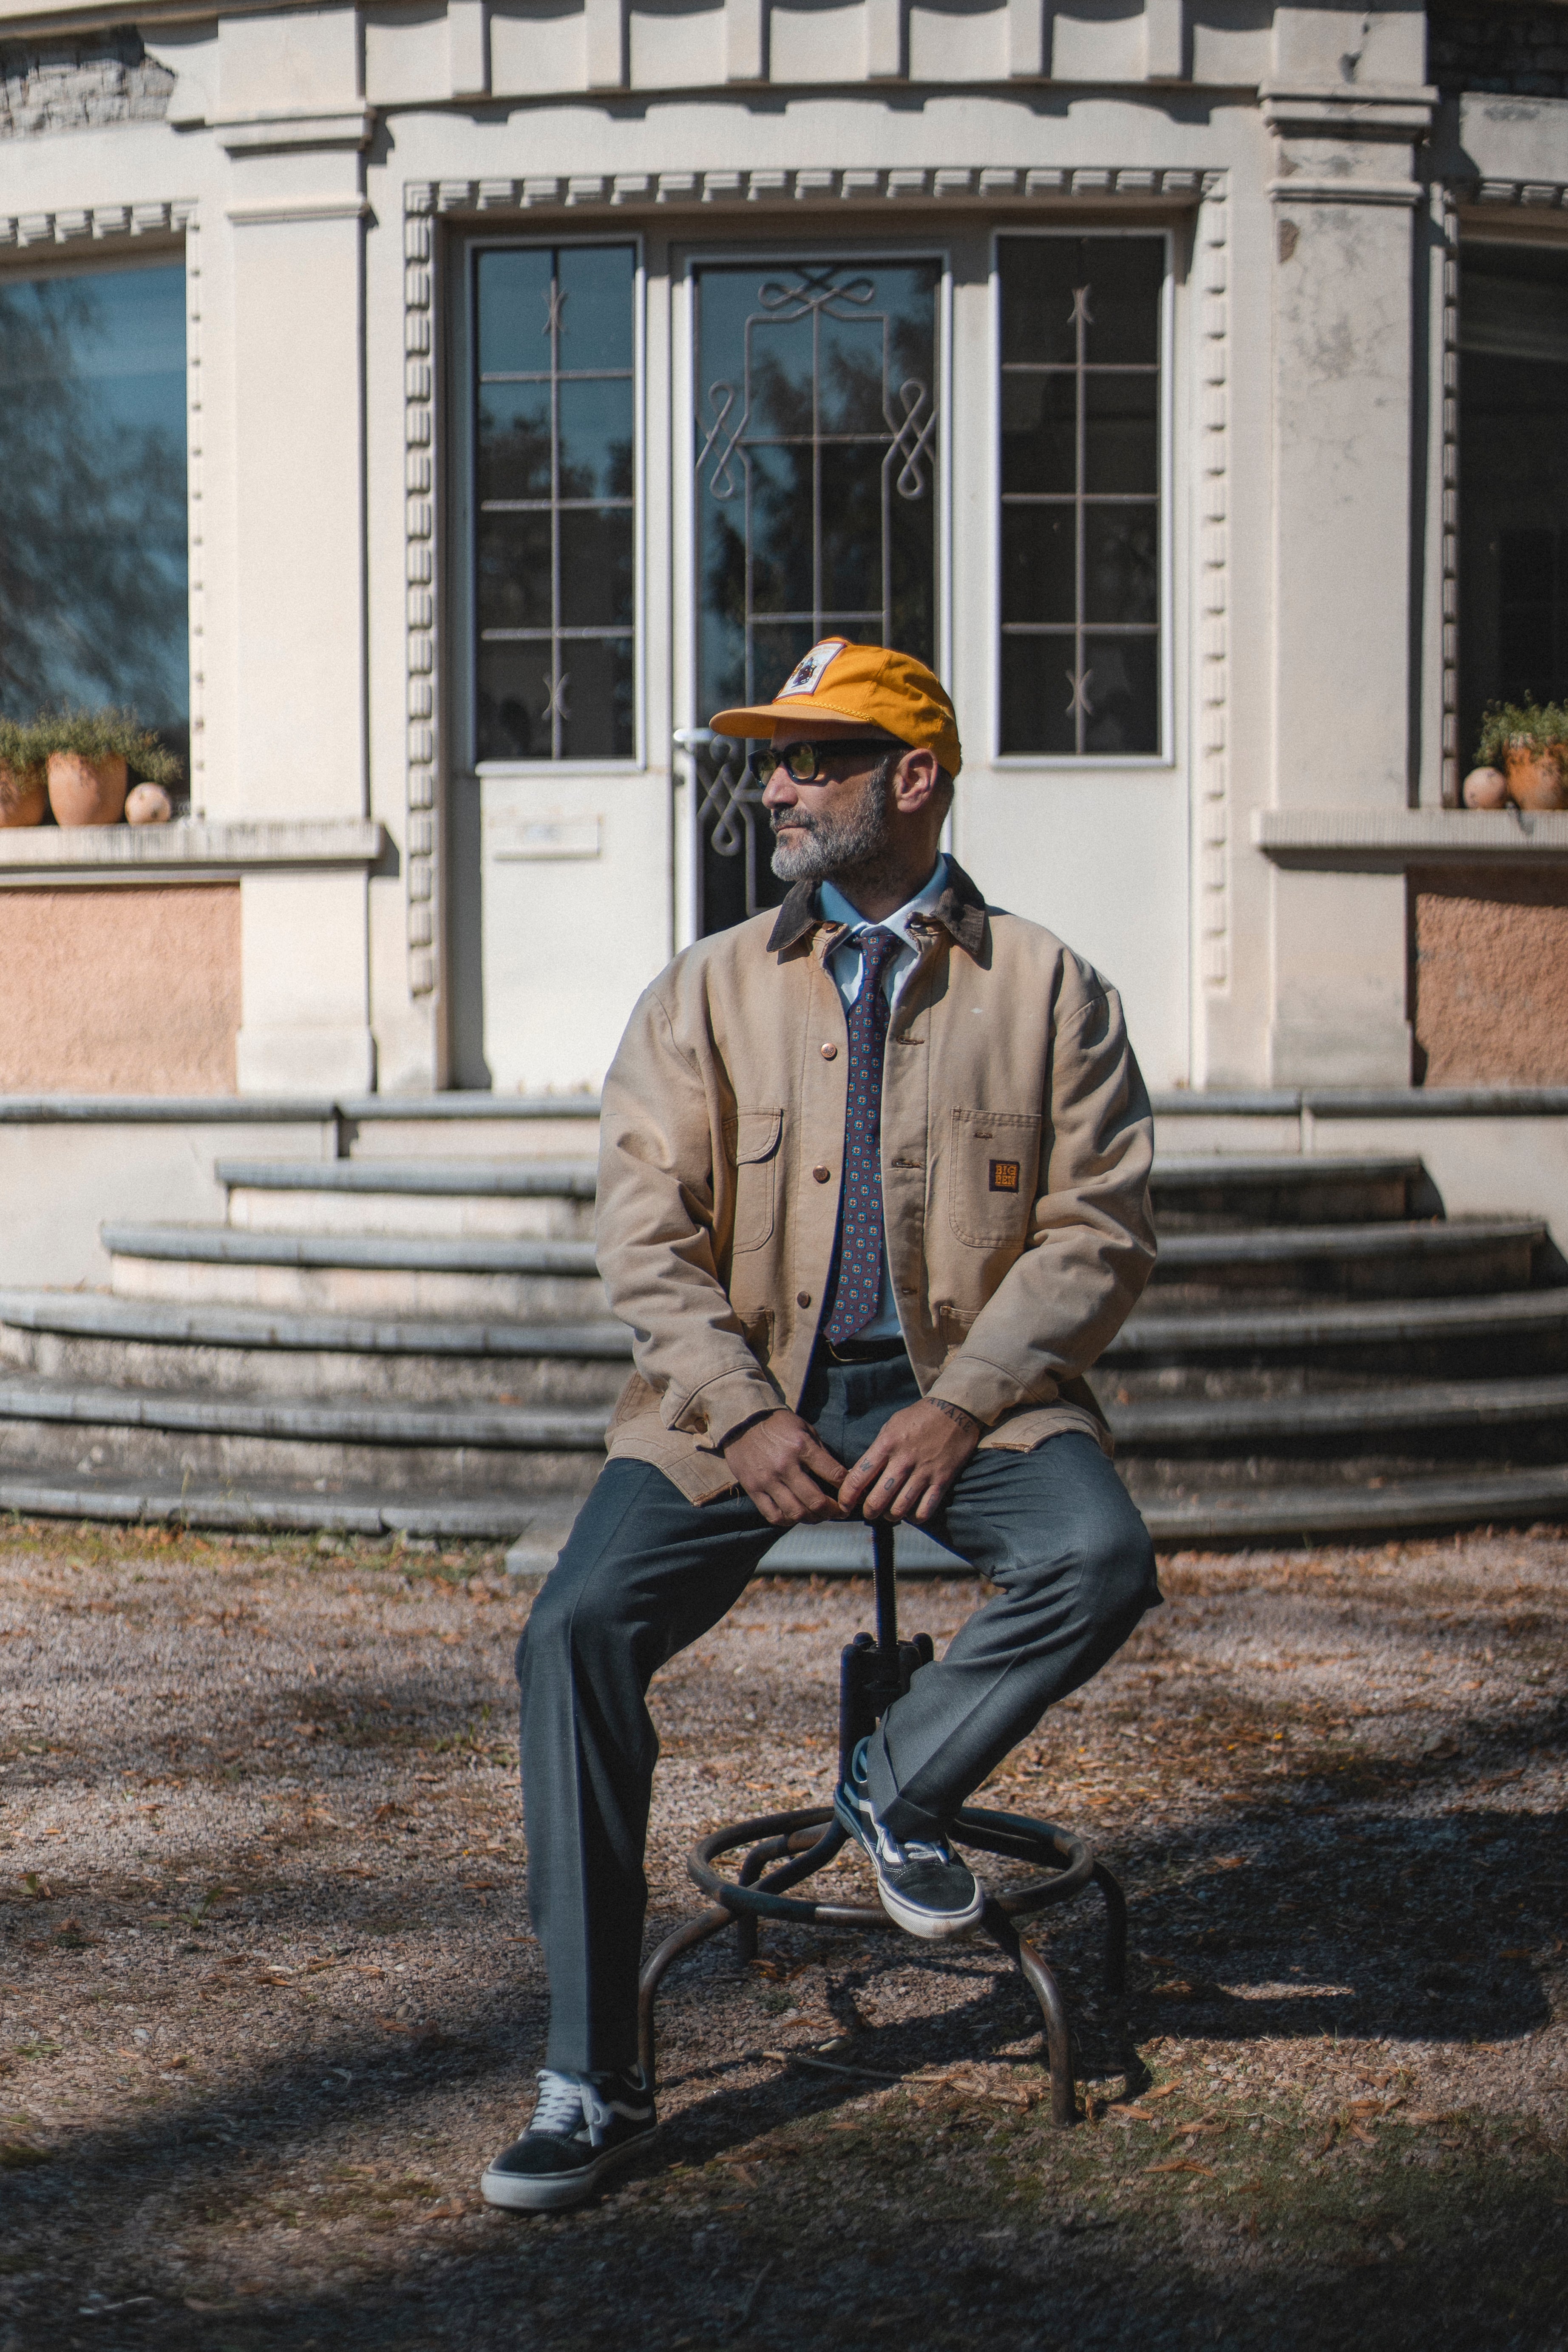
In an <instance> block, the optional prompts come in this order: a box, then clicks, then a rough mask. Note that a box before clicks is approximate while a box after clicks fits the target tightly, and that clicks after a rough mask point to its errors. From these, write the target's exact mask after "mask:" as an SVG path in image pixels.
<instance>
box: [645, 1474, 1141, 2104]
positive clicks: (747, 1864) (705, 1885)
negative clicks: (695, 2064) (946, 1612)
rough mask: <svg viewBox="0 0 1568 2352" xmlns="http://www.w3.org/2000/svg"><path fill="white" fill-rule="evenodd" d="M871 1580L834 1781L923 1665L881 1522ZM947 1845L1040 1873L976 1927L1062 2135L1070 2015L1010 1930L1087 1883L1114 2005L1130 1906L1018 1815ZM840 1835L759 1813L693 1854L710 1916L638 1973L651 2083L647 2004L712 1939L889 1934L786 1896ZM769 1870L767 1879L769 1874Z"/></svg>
mask: <svg viewBox="0 0 1568 2352" xmlns="http://www.w3.org/2000/svg"><path fill="white" fill-rule="evenodd" d="M871 1534H872V1543H873V1560H874V1567H873V1574H874V1577H875V1582H876V1601H877V1633H876V1638H875V1640H873V1639H872V1637H871V1635H870V1634H869V1633H857V1635H856V1636H855V1639H854V1641H853V1642H851V1643H849V1645H848V1647H847V1649H846V1650H844V1651H843V1653H842V1654H841V1661H840V1669H839V1684H838V1777H839V1780H841V1781H842V1780H844V1779H845V1777H846V1776H847V1772H848V1769H849V1759H850V1756H851V1755H852V1753H853V1752H854V1749H855V1748H856V1747H857V1746H858V1743H859V1742H860V1741H861V1740H862V1739H864V1738H866V1736H867V1734H868V1732H871V1731H874V1730H875V1729H876V1727H877V1725H878V1723H879V1721H880V1720H881V1717H882V1716H883V1715H884V1714H885V1712H886V1711H887V1709H888V1708H889V1706H891V1704H892V1702H893V1701H894V1699H896V1698H899V1697H901V1696H902V1695H903V1693H904V1692H905V1691H907V1690H908V1688H909V1686H910V1676H911V1675H913V1673H914V1671H915V1669H916V1667H917V1666H922V1665H924V1664H927V1663H928V1661H929V1660H930V1659H931V1655H932V1650H931V1635H930V1634H929V1633H917V1634H916V1636H915V1637H914V1639H913V1640H912V1641H908V1642H900V1639H899V1622H898V1588H897V1580H896V1578H895V1574H894V1569H893V1529H892V1527H891V1526H890V1524H889V1523H888V1522H887V1521H885V1520H882V1521H878V1522H877V1523H876V1524H875V1525H874V1526H873V1528H872V1530H871ZM949 1834H950V1836H951V1837H952V1841H953V1843H955V1844H958V1845H963V1846H973V1847H977V1848H978V1849H979V1850H980V1852H981V1853H1000V1854H1005V1855H1007V1856H1008V1857H1009V1858H1010V1859H1012V1860H1014V1861H1016V1862H1032V1863H1037V1864H1040V1865H1041V1866H1042V1867H1043V1868H1044V1869H1045V1870H1046V1871H1047V1875H1046V1876H1045V1877H1041V1878H1030V1879H1026V1880H1025V1881H1024V1882H1023V1884H1022V1885H1016V1886H1010V1887H1008V1888H1007V1889H1006V1890H1005V1892H1004V1893H1002V1894H999V1895H987V1896H986V1898H985V1909H984V1916H983V1918H982V1922H981V1924H982V1926H983V1927H984V1929H985V1931H986V1933H987V1935H989V1936H990V1937H992V1939H993V1941H994V1942H995V1943H997V1944H999V1945H1000V1946H1001V1948H1002V1949H1003V1950H1004V1951H1005V1953H1006V1954H1007V1956H1008V1958H1010V1959H1011V1960H1013V1961H1014V1962H1016V1966H1017V1968H1018V1969H1019V1971H1020V1972H1021V1974H1022V1976H1023V1978H1024V1980H1025V1982H1026V1984H1027V1986H1028V1987H1029V1990H1030V1991H1031V1992H1032V1993H1033V1994H1034V1996H1035V1998H1036V2000H1037V2001H1038V2002H1039V2004H1040V2011H1041V2015H1042V2016H1043V2018H1044V2020H1045V2028H1046V2062H1047V2066H1048V2067H1049V2070H1050V2078H1051V2120H1052V2122H1053V2123H1055V2124H1058V2125H1061V2126H1068V2125H1070V2124H1072V2123H1073V2122H1075V2121H1076V2119H1077V2113H1078V2109H1077V2102H1076V2100H1075V2098H1074V2095H1073V2071H1072V2045H1071V2039H1070V2036H1069V2034H1068V2017H1067V2010H1066V2008H1065V2007H1064V2005H1063V2002H1062V1996H1061V1990H1060V1988H1059V1986H1058V1983H1057V1980H1056V1978H1055V1976H1054V1975H1053V1974H1052V1972H1051V1970H1050V1969H1048V1968H1047V1965H1046V1963H1045V1961H1044V1960H1043V1959H1041V1958H1040V1956H1039V1954H1038V1953H1037V1951H1035V1950H1034V1948H1032V1946H1030V1945H1028V1944H1026V1943H1025V1941H1024V1940H1023V1938H1022V1937H1020V1935H1019V1933H1018V1931H1017V1929H1016V1927H1015V1926H1014V1925H1013V1922H1014V1919H1015V1918H1016V1916H1018V1915H1019V1914H1020V1913H1024V1912H1029V1911H1039V1910H1043V1909H1044V1908H1045V1906H1047V1904H1051V1903H1068V1902H1070V1901H1071V1900H1072V1898H1073V1896H1074V1895H1080V1894H1081V1893H1082V1892H1083V1889H1084V1888H1085V1887H1086V1886H1087V1885H1089V1882H1090V1880H1092V1881H1093V1882H1094V1884H1095V1885H1096V1886H1098V1887H1099V1889H1100V1894H1101V1895H1102V1896H1103V1897H1104V1901H1105V1975H1106V1982H1107V1986H1108V1988H1109V1990H1110V1993H1111V1994H1112V1996H1113V1997H1117V1998H1119V1997H1120V1996H1121V1991H1122V1989H1123V1986H1124V1983H1125V1979H1126V1967H1127V1905H1126V1901H1125V1899H1124V1898H1123V1895H1122V1893H1121V1887H1120V1886H1119V1885H1117V1883H1116V1881H1115V1879H1114V1878H1113V1877H1112V1876H1111V1874H1110V1871H1109V1870H1107V1869H1106V1867H1105V1864H1103V1863H1102V1862H1097V1861H1096V1860H1095V1857H1094V1853H1093V1850H1092V1848H1091V1847H1090V1846H1089V1843H1088V1841H1087V1840H1086V1839H1084V1838H1080V1837H1077V1836H1075V1835H1074V1834H1073V1833H1072V1832H1071V1831H1070V1830H1061V1829H1058V1828H1056V1827H1055V1826H1054V1825H1053V1824H1052V1823H1051V1822H1037V1821H1032V1820H1030V1819H1028V1818H1027V1817H1026V1815H1024V1814H1021V1813H997V1812H992V1811H990V1810H989V1809H988V1808H986V1807H984V1806H981V1805H966V1806H965V1807H964V1808H963V1811H962V1812H961V1813H960V1814H959V1815H958V1817H957V1819H956V1820H955V1821H954V1822H952V1825H951V1829H950V1831H949ZM847 1839H848V1832H847V1830H845V1829H844V1828H843V1827H842V1826H841V1824H840V1823H839V1822H838V1821H837V1818H836V1816H835V1814H834V1811H833V1808H832V1806H831V1805H812V1806H809V1807H807V1808H805V1810H804V1811H799V1812H790V1813H764V1814H762V1815H760V1816H759V1817H758V1819H757V1820H755V1821H750V1822H730V1823H729V1824H728V1825H727V1826H726V1827H725V1828H723V1829H721V1830H715V1831H714V1832H713V1833H712V1834H711V1836H710V1837H705V1838H703V1839H702V1840H701V1841H700V1843H699V1844H697V1845H695V1846H693V1848H692V1849H691V1852H690V1853H689V1856H688V1857H687V1865H686V1866H687V1868H688V1869H689V1872H690V1873H691V1875H692V1877H693V1878H694V1879H695V1880H696V1882H697V1884H698V1885H699V1886H700V1887H701V1888H702V1890H703V1892H704V1894H707V1895H712V1896H714V1897H715V1898H716V1907H715V1908H714V1909H712V1910H710V1911H704V1912H701V1913H700V1915H699V1916H698V1917H696V1918H695V1919H689V1920H688V1921H687V1923H686V1925H685V1926H684V1927H678V1928H677V1929H676V1930H675V1932H674V1934H673V1935H670V1936H667V1937H665V1939H664V1941H663V1943H662V1944H660V1946H659V1947H658V1950H657V1951H656V1952H654V1953H653V1955H652V1956H651V1958H649V1959H648V1961H647V1965H646V1967H645V1968H644V1969H643V1972H642V1978H641V1982H640V1985H639V1988H638V2000H637V2041H638V2053H639V2055H640V2057H641V2060H642V2063H643V2065H644V2066H645V2067H646V2069H647V2075H648V2079H649V2081H650V2082H651V2081H652V2079H653V2071H654V2031H653V2004H654V1999H655V1996H656V1994H657V1993H658V1988H659V1983H660V1980H661V1979H662V1978H663V1976H664V1974H665V1972H666V1970H667V1969H668V1968H669V1966H670V1964H671V1962H672V1961H674V1960H677V1959H679V1957H680V1955H681V1953H682V1952H689V1951H690V1950H692V1949H693V1948H694V1947H695V1946H696V1945H698V1944H702V1943H706V1942H707V1940H708V1938H709V1937H710V1936H716V1935H718V1934H719V1933H720V1931H721V1929H722V1928H724V1927H731V1926H733V1927H734V1929H735V1940H736V1944H737V1946H738V1947H739V1950H740V1955H741V1958H742V1960H751V1959H754V1958H755V1957H756V1951H757V1932H758V1927H759V1925H760V1923H761V1922H762V1921H763V1919H791V1920H795V1921H796V1922H797V1923H799V1924H800V1925H802V1926H805V1927H893V1926H894V1925H895V1922H894V1921H893V1920H891V1919H889V1916H888V1915H887V1913H886V1912H885V1911H884V1910H883V1909H882V1907H881V1906H880V1905H879V1904H875V1903H814V1902H809V1901H801V1900H798V1899H796V1898H795V1897H794V1896H791V1895H787V1894H786V1893H785V1892H784V1890H785V1888H786V1887H791V1886H798V1885H800V1883H801V1881H802V1880H803V1879H806V1878H810V1877H812V1876H813V1875H814V1874H816V1872H817V1871H819V1870H821V1869H822V1868H823V1867H824V1866H825V1864H827V1863H829V1862H831V1861H832V1859H833V1857H834V1855H835V1854H836V1853H838V1852H839V1850H840V1848H841V1847H842V1846H843V1845H845V1843H847ZM737 1846H749V1847H750V1848H751V1852H750V1853H748V1854H747V1855H746V1858H745V1860H744V1861H743V1862H742V1864H741V1870H740V1875H739V1876H738V1877H737V1878H727V1877H726V1876H725V1875H724V1874H723V1873H722V1872H721V1871H719V1870H716V1869H715V1868H714V1863H715V1861H716V1860H717V1858H718V1856H719V1855H721V1854H723V1853H731V1852H732V1851H733V1849H734V1848H735V1847H737ZM770 1864H776V1865H777V1866H776V1867H774V1868H770V1867H769V1865H770Z"/></svg>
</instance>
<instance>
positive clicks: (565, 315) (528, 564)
mask: <svg viewBox="0 0 1568 2352" xmlns="http://www.w3.org/2000/svg"><path fill="white" fill-rule="evenodd" d="M635 286H636V256H635V253H634V251H633V248H632V247H630V246H629V245H612V246H537V247H495V248H490V249H488V250H484V251H481V252H480V253H479V254H478V255H477V256H476V257H475V290H474V318H475V334H476V341H477V361H478V364H477V366H476V368H475V379H476V403H475V405H476V414H475V425H474V450H475V508H476V527H475V535H474V604H475V618H476V624H477V632H478V639H479V648H478V661H477V665H476V667H477V678H476V688H477V691H476V695H475V705H476V709H475V735H476V753H477V756H478V758H479V759H480V760H595V759H629V758H630V757H631V756H632V755H633V752H634V751H635V748H636V719H635V711H634V697H633V682H634V676H635V666H636V662H635V657H636V635H635V623H636V578H635V548H636V539H635V526H636V504H635V464H634V450H635V446H636V431H635V415H634V406H633V404H634V399H635V394H636V385H635V381H634V358H635V346H634V311H633V298H634V291H635Z"/></svg>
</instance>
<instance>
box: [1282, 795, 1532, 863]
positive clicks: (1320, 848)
mask: <svg viewBox="0 0 1568 2352" xmlns="http://www.w3.org/2000/svg"><path fill="white" fill-rule="evenodd" d="M1252 840H1253V845H1254V847H1255V848H1258V849H1261V850H1262V852H1263V854H1264V856H1266V857H1268V858H1271V859H1272V860H1273V862H1274V864H1275V865H1276V866H1299V867H1305V868H1311V867H1317V868H1318V869H1319V870H1321V871H1322V872H1324V873H1340V874H1343V873H1355V872H1362V873H1396V872H1398V871H1400V870H1401V869H1402V868H1404V867H1405V866H1477V865H1480V866H1485V865H1497V864H1501V863H1504V862H1507V861H1509V860H1516V861H1518V860H1524V859H1535V860H1538V861H1541V860H1544V861H1546V862H1548V863H1568V814H1559V813H1555V812H1554V813H1552V814H1547V813H1546V812H1543V811H1537V810H1531V809H1495V810H1494V809H1448V808H1421V809H1375V808H1369V809H1359V808H1309V809H1257V810H1255V811H1254V812H1253V818H1252Z"/></svg>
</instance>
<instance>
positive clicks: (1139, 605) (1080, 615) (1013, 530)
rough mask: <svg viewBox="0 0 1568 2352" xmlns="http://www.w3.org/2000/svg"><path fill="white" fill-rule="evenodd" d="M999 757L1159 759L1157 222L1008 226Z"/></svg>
mask: <svg viewBox="0 0 1568 2352" xmlns="http://www.w3.org/2000/svg"><path fill="white" fill-rule="evenodd" d="M997 268H998V277H999V280H1000V290H1001V415H1000V474H1001V494H1000V505H1001V510H1000V515H999V518H998V522H999V531H998V536H999V542H1000V544H999V569H1000V580H1001V595H1000V608H1001V643H1000V650H999V668H1000V704H1001V726H1000V741H999V749H1000V751H1002V753H1003V754H1004V755H1006V754H1009V753H1012V754H1020V753H1021V754H1025V755H1027V754H1029V753H1035V754H1037V755H1039V756H1043V757H1047V758H1055V759H1062V758H1067V759H1073V758H1078V759H1085V758H1089V759H1119V758H1120V759H1125V758H1148V757H1151V756H1157V755H1158V753H1159V751H1160V737H1161V723H1160V722H1161V708H1162V681H1161V625H1162V603H1163V599H1162V593H1161V583H1162V572H1163V547H1162V525H1161V512H1160V503H1161V493H1162V488H1163V460H1162V441H1163V434H1162V390H1163V387H1162V381H1161V378H1162V359H1161V318H1162V299H1163V287H1164V278H1165V240H1164V238H1163V236H1048V235H1047V236H1004V237H1001V238H999V239H998V240H997Z"/></svg>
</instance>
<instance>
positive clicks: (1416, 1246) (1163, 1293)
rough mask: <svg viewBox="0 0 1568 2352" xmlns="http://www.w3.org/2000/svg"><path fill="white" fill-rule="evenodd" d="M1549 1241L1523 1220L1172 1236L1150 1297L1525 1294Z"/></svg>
mask: <svg viewBox="0 0 1568 2352" xmlns="http://www.w3.org/2000/svg"><path fill="white" fill-rule="evenodd" d="M1546 1241H1547V1231H1546V1227H1545V1225H1544V1224H1543V1223H1542V1222H1541V1221H1540V1220H1539V1219H1534V1218H1526V1217H1476V1218H1468V1219H1465V1220H1462V1221H1461V1220H1456V1221H1455V1222H1454V1223H1447V1222H1445V1221H1444V1220H1442V1219H1432V1220H1429V1221H1423V1220H1419V1219H1415V1218H1409V1219H1404V1220H1400V1221H1397V1222H1388V1223H1379V1224H1362V1225H1294V1226H1291V1225H1286V1226H1272V1225H1271V1226H1262V1227H1258V1228H1256V1229H1253V1230H1244V1231H1241V1232H1229V1233H1184V1234H1183V1233H1178V1234H1170V1235H1169V1236H1167V1237H1165V1238H1163V1239H1162V1241H1161V1244H1160V1256H1159V1261H1158V1263H1157V1264H1156V1265H1155V1268H1154V1273H1153V1276H1152V1280H1151V1282H1150V1286H1149V1295H1150V1296H1151V1297H1154V1298H1157V1299H1158V1301H1159V1303H1160V1304H1161V1305H1162V1306H1167V1305H1170V1304H1173V1303H1174V1301H1175V1300H1177V1299H1178V1298H1180V1299H1186V1300H1189V1301H1191V1302H1192V1303H1193V1304H1194V1305H1195V1306H1196V1305H1204V1304H1206V1303H1208V1302H1210V1301H1213V1300H1218V1299H1221V1298H1224V1297H1227V1296H1229V1297H1235V1296H1236V1295H1237V1294H1238V1293H1242V1292H1245V1294H1246V1295H1247V1298H1248V1299H1249V1300H1251V1301H1254V1302H1256V1303H1258V1304H1262V1303H1264V1302H1266V1301H1270V1300H1279V1301H1281V1302H1284V1301H1287V1300H1291V1299H1296V1298H1302V1297H1352V1298H1355V1297H1376V1298H1388V1297H1400V1298H1405V1297H1426V1296H1432V1295H1441V1296H1445V1297H1452V1296H1453V1295H1455V1294H1456V1293H1458V1292H1470V1291H1482V1292H1484V1291H1499V1290H1512V1289H1520V1290H1522V1289H1524V1288H1525V1287H1526V1286H1528V1285H1529V1283H1530V1282H1531V1278H1532V1276H1533V1273H1534V1268H1535V1261H1536V1256H1537V1254H1538V1253H1539V1252H1541V1251H1542V1249H1543V1248H1544V1246H1545V1244H1546Z"/></svg>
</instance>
